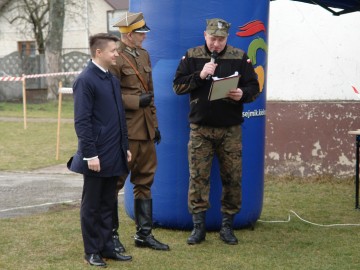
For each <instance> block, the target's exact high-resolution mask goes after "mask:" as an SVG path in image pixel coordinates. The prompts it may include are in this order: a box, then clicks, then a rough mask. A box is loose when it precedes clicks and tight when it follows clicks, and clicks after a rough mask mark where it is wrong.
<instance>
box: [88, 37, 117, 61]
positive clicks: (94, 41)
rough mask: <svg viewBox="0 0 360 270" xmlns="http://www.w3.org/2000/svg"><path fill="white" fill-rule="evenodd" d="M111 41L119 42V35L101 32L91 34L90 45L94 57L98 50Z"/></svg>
mask: <svg viewBox="0 0 360 270" xmlns="http://www.w3.org/2000/svg"><path fill="white" fill-rule="evenodd" d="M109 41H114V42H117V41H119V38H118V37H117V36H114V35H111V34H108V33H99V34H95V35H93V36H90V37H89V46H90V53H91V56H92V57H94V56H95V53H96V50H97V49H103V48H104V47H105V46H106V45H107V42H109Z"/></svg>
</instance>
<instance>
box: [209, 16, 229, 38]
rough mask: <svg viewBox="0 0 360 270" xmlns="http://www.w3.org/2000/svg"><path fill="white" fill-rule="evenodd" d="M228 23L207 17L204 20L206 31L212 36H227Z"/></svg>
mask: <svg viewBox="0 0 360 270" xmlns="http://www.w3.org/2000/svg"><path fill="white" fill-rule="evenodd" d="M230 25H231V24H230V23H228V22H227V21H225V20H223V19H219V18H214V19H208V20H206V33H208V34H209V35H212V36H219V37H227V36H228V35H229V28H230Z"/></svg>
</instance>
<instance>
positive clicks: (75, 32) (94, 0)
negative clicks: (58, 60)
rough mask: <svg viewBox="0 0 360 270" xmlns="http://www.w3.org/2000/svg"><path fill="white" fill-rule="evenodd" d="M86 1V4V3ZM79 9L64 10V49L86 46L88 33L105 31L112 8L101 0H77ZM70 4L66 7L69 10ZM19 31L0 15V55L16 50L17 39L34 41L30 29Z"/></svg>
mask: <svg viewBox="0 0 360 270" xmlns="http://www.w3.org/2000/svg"><path fill="white" fill-rule="evenodd" d="M87 3H88V4H87ZM79 6H80V8H79V10H77V11H76V10H72V11H71V12H66V14H65V21H64V39H63V48H64V49H84V48H88V47H89V45H88V37H89V35H92V34H95V33H99V32H107V17H106V16H107V11H110V10H113V8H112V7H111V6H109V5H108V4H107V3H106V2H105V1H103V0H79V2H78V5H76V7H79ZM72 8H73V7H72V6H67V7H66V9H69V10H71V9H72ZM27 33H28V34H24V33H21V32H20V31H19V29H18V28H17V27H15V26H14V25H12V24H10V23H9V22H8V21H7V20H6V19H5V18H4V17H3V16H1V17H0V44H1V45H0V57H4V56H5V55H8V54H9V53H12V52H14V51H16V50H17V42H18V41H34V37H33V34H32V32H31V31H28V32H27Z"/></svg>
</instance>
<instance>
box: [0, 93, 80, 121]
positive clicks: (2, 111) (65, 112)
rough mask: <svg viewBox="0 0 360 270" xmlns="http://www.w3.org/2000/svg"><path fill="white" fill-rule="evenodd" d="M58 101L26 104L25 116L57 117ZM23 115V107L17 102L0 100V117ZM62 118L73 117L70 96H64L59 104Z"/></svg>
mask: <svg viewBox="0 0 360 270" xmlns="http://www.w3.org/2000/svg"><path fill="white" fill-rule="evenodd" d="M58 105H59V103H58V101H51V102H46V103H39V104H32V103H28V104H26V116H27V117H28V118H32V117H35V118H55V119H57V117H58ZM4 116H7V117H21V118H22V117H23V116H24V107H23V104H22V103H19V102H0V117H4ZM61 116H62V118H65V119H66V118H69V119H73V118H74V110H73V101H72V98H71V97H66V98H65V97H64V98H63V101H62V106H61Z"/></svg>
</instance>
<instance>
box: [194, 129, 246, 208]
mask: <svg viewBox="0 0 360 270" xmlns="http://www.w3.org/2000/svg"><path fill="white" fill-rule="evenodd" d="M215 155H216V156H217V158H218V160H219V167H220V176H221V181H222V197H221V212H222V213H226V214H230V215H232V214H236V213H238V212H239V211H240V207H241V174H242V167H241V166H242V144H241V127H240V125H238V126H231V127H225V128H214V127H206V126H200V125H196V124H190V140H189V144H188V160H189V170H190V183H189V191H188V208H189V212H190V213H191V214H195V213H199V212H203V211H206V210H207V209H208V208H209V207H210V203H209V193H210V172H211V166H212V161H213V158H214V156H215Z"/></svg>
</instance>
